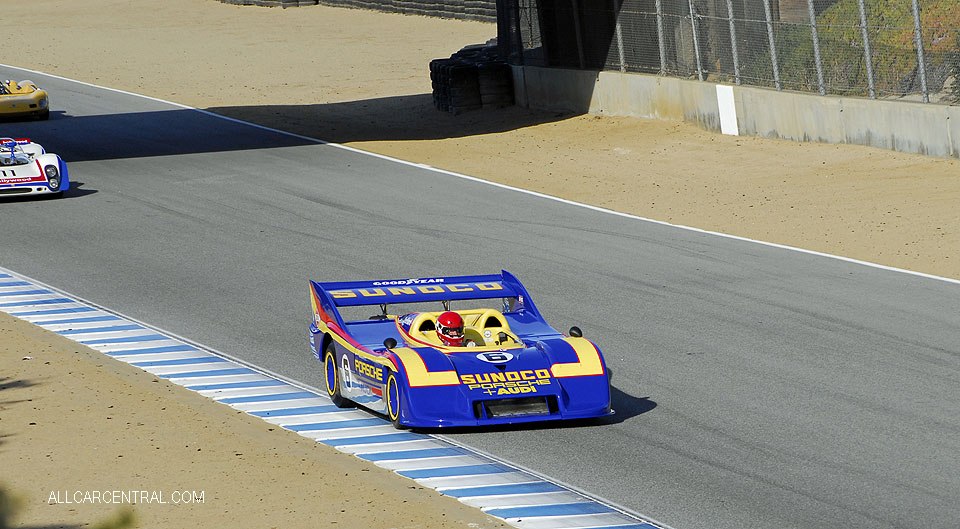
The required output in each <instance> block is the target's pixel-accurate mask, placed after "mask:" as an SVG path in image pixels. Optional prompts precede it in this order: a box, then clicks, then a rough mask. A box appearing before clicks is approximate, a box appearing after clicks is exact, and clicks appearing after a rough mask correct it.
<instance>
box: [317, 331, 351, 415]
mask: <svg viewBox="0 0 960 529" xmlns="http://www.w3.org/2000/svg"><path fill="white" fill-rule="evenodd" d="M323 380H324V382H325V385H326V388H327V396H328V397H330V400H331V401H333V405H334V406H336V407H338V408H349V407H350V406H351V404H352V403H351V402H350V401H349V400H347V399H346V398H345V397H344V396H343V395H342V394H341V392H340V390H341V381H342V380H343V379H342V378H341V377H340V368H339V367H337V355H336V352H335V349H334V346H333V342H330V343H329V344H327V347H326V348H325V349H324V350H323Z"/></svg>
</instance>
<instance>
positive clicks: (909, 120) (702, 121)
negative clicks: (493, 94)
mask: <svg viewBox="0 0 960 529" xmlns="http://www.w3.org/2000/svg"><path fill="white" fill-rule="evenodd" d="M513 74H514V86H515V87H516V101H517V104H519V105H522V106H527V107H530V108H537V109H543V110H551V111H568V112H589V113H594V114H606V115H612V116H634V117H642V118H652V119H665V120H676V121H693V122H695V123H697V124H699V125H700V126H701V127H703V128H705V129H707V130H713V131H716V132H721V130H722V129H723V130H722V131H723V132H725V133H728V134H740V135H746V136H763V137H765V138H781V139H789V140H795V141H818V142H825V143H852V144H858V145H869V146H873V147H880V148H884V149H892V150H896V151H902V152H910V153H918V154H926V155H929V156H938V157H954V158H957V157H960V107H958V106H947V105H936V104H924V103H919V102H910V101H886V100H870V99H859V98H849V97H836V96H819V95H812V94H805V93H800V92H778V91H776V90H770V89H765V88H757V87H745V86H733V87H725V86H723V85H717V84H713V83H704V82H700V81H691V80H686V79H676V78H672V77H660V76H656V75H645V74H630V73H620V72H586V71H581V70H564V69H559V68H539V67H532V66H526V67H524V66H515V67H514V70H513ZM731 94H732V97H731ZM722 120H726V121H725V124H726V126H724V127H722V126H721V121H722Z"/></svg>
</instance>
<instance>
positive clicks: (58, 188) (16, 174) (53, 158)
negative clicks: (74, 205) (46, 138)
mask: <svg viewBox="0 0 960 529" xmlns="http://www.w3.org/2000/svg"><path fill="white" fill-rule="evenodd" d="M67 189H70V179H69V177H68V175H67V164H65V163H63V160H61V159H60V157H59V156H57V155H56V154H53V153H48V152H47V151H45V150H44V149H43V147H42V146H40V145H39V144H37V143H33V142H32V141H30V140H28V139H26V138H20V139H14V138H0V198H3V197H8V196H20V195H51V194H52V195H54V196H59V195H62V194H63V192H64V191H66V190H67Z"/></svg>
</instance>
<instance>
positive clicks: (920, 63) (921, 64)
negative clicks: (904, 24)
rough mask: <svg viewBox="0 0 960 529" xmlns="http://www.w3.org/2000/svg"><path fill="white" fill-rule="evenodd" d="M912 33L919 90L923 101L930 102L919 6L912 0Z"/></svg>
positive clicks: (915, 0)
mask: <svg viewBox="0 0 960 529" xmlns="http://www.w3.org/2000/svg"><path fill="white" fill-rule="evenodd" d="M913 34H914V40H916V42H917V73H918V74H919V75H920V91H921V92H923V102H924V103H929V102H930V94H929V93H927V61H926V60H925V59H924V57H923V29H922V28H921V27H920V6H919V5H917V0H913Z"/></svg>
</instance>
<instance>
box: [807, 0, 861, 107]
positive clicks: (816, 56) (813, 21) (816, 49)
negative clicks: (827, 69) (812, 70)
mask: <svg viewBox="0 0 960 529" xmlns="http://www.w3.org/2000/svg"><path fill="white" fill-rule="evenodd" d="M860 1H861V2H862V1H863V0H860ZM807 10H808V11H810V35H811V37H813V60H814V61H815V62H816V63H817V86H819V87H820V95H822V96H825V95H827V88H826V86H824V83H823V59H822V57H821V55H820V34H819V33H818V32H817V12H816V10H815V9H814V8H813V0H807Z"/></svg>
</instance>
